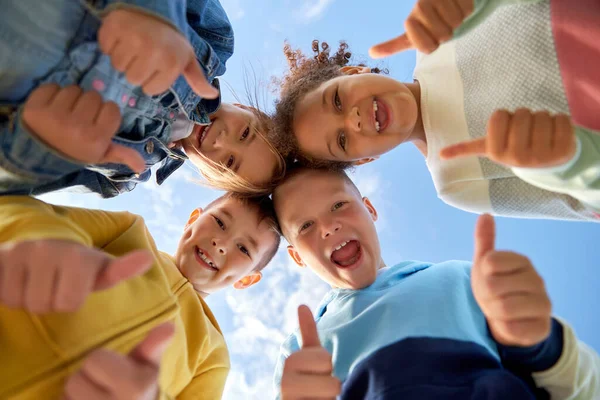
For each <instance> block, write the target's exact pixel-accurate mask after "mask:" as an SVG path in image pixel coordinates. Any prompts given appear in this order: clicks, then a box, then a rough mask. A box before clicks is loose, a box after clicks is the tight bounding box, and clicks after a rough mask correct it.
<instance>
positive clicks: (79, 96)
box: [22, 84, 146, 172]
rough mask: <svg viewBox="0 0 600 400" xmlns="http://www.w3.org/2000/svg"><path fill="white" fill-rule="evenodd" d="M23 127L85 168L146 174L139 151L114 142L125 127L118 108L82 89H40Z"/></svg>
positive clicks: (27, 107) (26, 108) (33, 96)
mask: <svg viewBox="0 0 600 400" xmlns="http://www.w3.org/2000/svg"><path fill="white" fill-rule="evenodd" d="M22 119H23V123H24V124H25V126H26V127H27V128H28V129H29V130H31V131H32V133H33V134H35V135H36V136H37V137H38V138H39V139H40V140H41V141H42V142H44V143H45V144H46V145H48V146H50V147H51V148H52V149H54V150H56V151H57V152H59V153H61V154H63V155H64V156H66V157H68V158H70V159H72V160H76V161H78V162H81V163H84V164H104V163H117V164H125V165H127V166H129V167H130V168H131V169H132V170H133V171H136V172H142V171H143V170H144V169H145V168H146V163H145V161H144V159H143V158H142V156H141V155H139V154H138V153H137V152H136V151H135V150H133V149H130V148H128V147H125V146H120V145H118V144H114V143H113V142H112V138H113V137H114V136H115V134H116V133H117V131H118V129H119V126H120V125H121V113H120V112H119V107H117V105H116V104H114V103H111V102H108V103H105V102H104V101H103V100H102V97H100V95H99V94H98V93H96V92H94V91H90V92H83V91H82V90H81V89H80V88H79V87H78V86H67V87H65V88H61V87H60V86H58V85H55V84H45V85H41V86H39V87H38V88H37V89H35V90H34V91H33V92H32V93H31V94H30V95H29V98H28V99H27V101H26V102H25V105H24V106H23V114H22Z"/></svg>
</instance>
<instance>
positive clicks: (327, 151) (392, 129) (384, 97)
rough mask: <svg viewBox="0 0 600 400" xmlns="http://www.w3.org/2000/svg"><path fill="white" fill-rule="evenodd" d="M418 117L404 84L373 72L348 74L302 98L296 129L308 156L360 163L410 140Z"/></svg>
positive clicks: (413, 102) (324, 84)
mask: <svg viewBox="0 0 600 400" xmlns="http://www.w3.org/2000/svg"><path fill="white" fill-rule="evenodd" d="M417 117H418V107H417V101H416V100H415V98H414V96H413V94H412V93H411V91H410V90H409V89H408V88H407V87H406V86H405V85H404V84H402V83H400V82H398V81H396V80H395V79H392V78H389V77H386V76H381V75H377V74H371V73H366V74H358V75H345V76H340V77H338V78H335V79H332V80H330V81H327V82H325V83H323V84H321V86H319V87H317V88H316V89H314V90H313V91H311V92H309V93H308V94H307V95H306V96H305V97H304V98H303V99H301V100H300V101H299V102H298V105H297V106H296V109H295V111H294V122H293V129H294V134H295V135H296V138H297V140H298V144H299V146H300V150H301V151H302V152H303V153H304V154H306V155H309V156H312V157H313V158H316V159H321V160H334V161H359V160H366V159H369V158H372V157H377V156H380V155H381V154H384V153H386V152H388V151H390V150H391V149H393V148H394V147H396V146H398V145H399V144H400V143H402V142H404V141H406V140H407V138H408V137H409V136H410V134H411V133H412V130H413V128H414V126H415V123H416V122H417Z"/></svg>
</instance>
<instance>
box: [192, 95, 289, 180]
mask: <svg viewBox="0 0 600 400" xmlns="http://www.w3.org/2000/svg"><path fill="white" fill-rule="evenodd" d="M210 120H211V124H210V125H196V126H195V127H194V130H193V131H192V134H191V135H190V136H188V137H187V138H185V139H183V140H182V141H181V142H180V143H181V145H182V147H183V150H184V151H185V153H186V155H187V156H188V157H189V158H190V161H191V162H192V163H193V164H194V165H197V166H199V165H200V166H201V165H202V164H204V163H206V161H205V159H204V158H203V157H202V156H204V157H206V158H208V159H210V160H211V161H213V162H215V163H217V164H220V165H222V166H223V167H224V168H227V169H230V170H231V171H233V172H235V173H236V174H238V175H239V176H241V177H242V178H244V179H245V180H247V181H249V182H250V183H252V184H254V185H257V186H261V185H265V184H266V183H268V182H270V181H271V179H272V177H273V176H274V175H275V174H276V171H277V169H278V167H279V160H278V157H277V156H276V155H275V154H274V152H273V151H272V150H271V148H270V147H269V145H268V144H267V143H266V142H265V140H264V139H263V137H264V136H265V132H262V131H263V130H264V129H263V127H262V126H261V124H260V123H259V119H258V117H257V116H256V114H255V113H254V112H252V111H251V109H250V108H248V107H245V106H241V105H233V104H226V103H223V104H221V107H220V108H219V110H218V111H217V112H215V113H214V114H211V116H210ZM259 133H260V134H259Z"/></svg>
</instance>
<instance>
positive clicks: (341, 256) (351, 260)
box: [330, 240, 362, 269]
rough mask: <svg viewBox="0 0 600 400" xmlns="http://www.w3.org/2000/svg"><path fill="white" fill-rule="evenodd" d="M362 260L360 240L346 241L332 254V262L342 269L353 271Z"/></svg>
mask: <svg viewBox="0 0 600 400" xmlns="http://www.w3.org/2000/svg"><path fill="white" fill-rule="evenodd" d="M361 259H362V248H361V245H360V242H359V241H358V240H346V241H344V242H342V243H340V244H339V245H338V246H337V247H336V248H335V249H334V250H333V252H332V253H331V256H330V260H331V262H332V263H334V264H335V265H337V266H338V267H340V268H344V269H352V268H354V267H356V266H358V264H359V262H360V261H361Z"/></svg>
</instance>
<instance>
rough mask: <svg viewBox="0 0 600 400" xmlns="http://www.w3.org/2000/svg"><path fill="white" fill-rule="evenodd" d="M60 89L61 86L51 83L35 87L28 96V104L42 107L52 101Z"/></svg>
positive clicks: (33, 106)
mask: <svg viewBox="0 0 600 400" xmlns="http://www.w3.org/2000/svg"><path fill="white" fill-rule="evenodd" d="M59 91H60V86H58V85H56V84H54V83H51V84H44V85H41V86H39V87H38V88H37V89H35V90H34V91H33V92H31V94H30V95H29V97H28V98H27V106H28V107H32V108H42V107H45V106H47V105H48V104H50V103H51V102H52V100H53V99H54V96H56V94H57V93H58V92H59Z"/></svg>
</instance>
